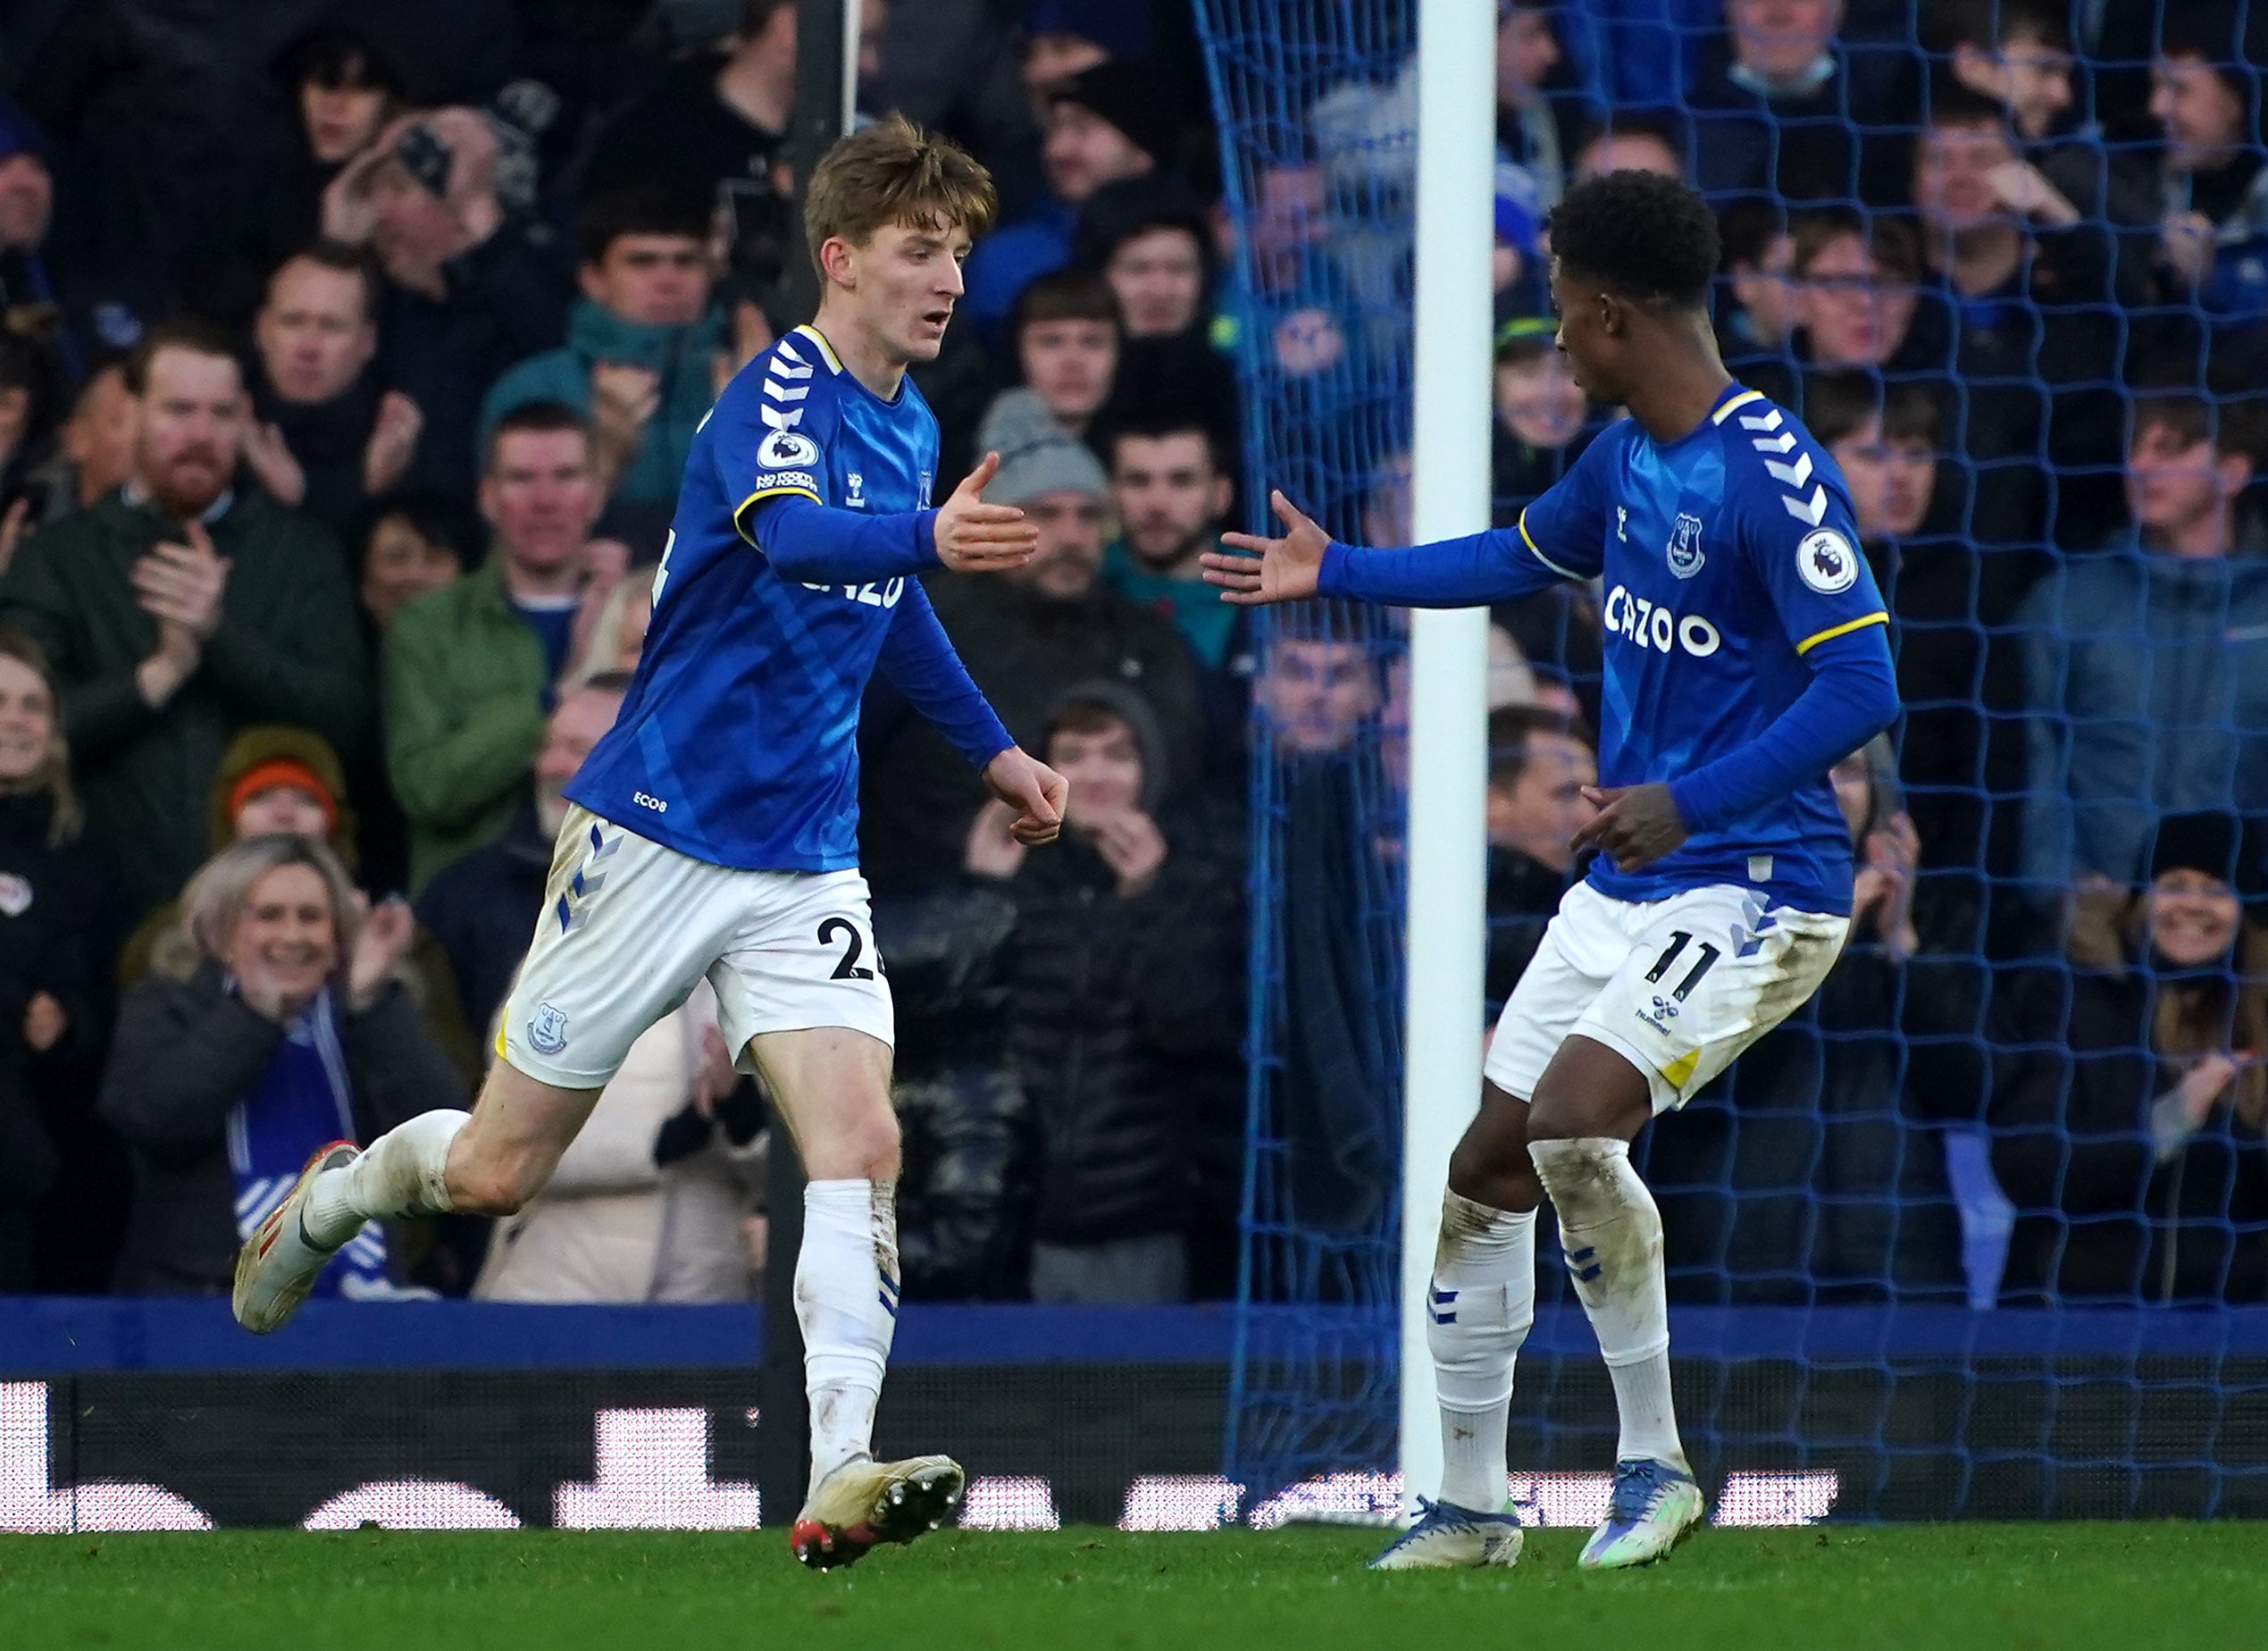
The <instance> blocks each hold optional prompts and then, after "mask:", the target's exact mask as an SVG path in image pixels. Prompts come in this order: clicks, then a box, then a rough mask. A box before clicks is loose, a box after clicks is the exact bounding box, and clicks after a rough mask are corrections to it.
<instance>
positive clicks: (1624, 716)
mask: <svg viewBox="0 0 2268 1651" xmlns="http://www.w3.org/2000/svg"><path fill="white" fill-rule="evenodd" d="M1517 536H1518V540H1519V545H1518V549H1522V550H1524V551H1525V552H1526V553H1527V555H1529V556H1532V557H1534V558H1535V559H1536V561H1538V562H1540V563H1542V564H1543V566H1544V567H1545V568H1547V569H1550V570H1552V571H1554V572H1557V573H1559V574H1563V575H1565V576H1566V577H1569V578H1577V579H1590V578H1594V577H1595V578H1597V579H1598V580H1599V582H1600V585H1601V588H1602V590H1603V593H1604V598H1605V606H1604V608H1603V622H1604V630H1605V638H1604V642H1605V645H1604V648H1603V650H1602V651H1603V658H1604V680H1603V683H1602V685H1601V691H1600V698H1601V713H1600V723H1601V727H1600V729H1599V780H1600V784H1603V785H1608V786H1619V785H1638V784H1647V783H1651V782H1662V783H1667V782H1669V781H1671V780H1675V779H1677V778H1678V777H1679V776H1681V775H1686V774H1690V773H1691V772H1693V771H1694V770H1695V769H1697V768H1699V767H1703V765H1705V764H1707V763H1709V762H1711V761H1713V760H1714V759H1716V758H1720V757H1723V756H1725V755H1727V754H1728V753H1729V752H1731V751H1733V750H1737V749H1738V748H1739V747H1741V746H1744V745H1746V744H1748V743H1750V742H1753V740H1755V739H1756V737H1757V736H1758V735H1759V734H1761V733H1762V732H1763V731H1764V729H1765V728H1766V727H1767V726H1768V725H1770V724H1771V723H1772V722H1773V721H1774V720H1775V719H1777V718H1778V717H1779V716H1780V714H1781V713H1782V712H1783V711H1785V710H1786V709H1787V708H1788V707H1789V705H1791V704H1792V703H1793V702H1794V701H1795V699H1796V697H1797V696H1798V695H1799V694H1801V693H1802V692H1803V691H1804V689H1805V688H1806V687H1807V686H1808V685H1809V683H1810V681H1811V671H1810V668H1809V666H1806V664H1805V663H1804V659H1805V656H1806V655H1808V654H1810V653H1812V650H1815V649H1817V648H1819V647H1820V646H1822V645H1823V644H1827V643H1830V642H1832V641H1835V640H1836V639H1837V638H1839V637H1845V636H1850V635H1852V634H1853V633H1857V632H1860V631H1862V630H1864V629H1866V628H1867V627H1869V626H1872V625H1879V624H1887V622H1888V615H1887V612H1886V611H1885V609H1884V607H1883V602H1882V594H1881V592H1880V591H1879V590H1878V589H1877V588H1876V586H1875V582H1874V576H1873V574H1872V573H1871V572H1870V571H1869V569H1868V567H1867V565H1866V560H1865V558H1864V557H1862V556H1861V555H1860V554H1859V550H1858V529H1857V527H1856V525H1855V524H1854V522H1853V520H1852V515H1851V500H1850V493H1849V490H1848V489H1847V487H1846V485H1845V482H1844V480H1843V473H1842V471H1841V470H1840V469H1839V468H1838V467H1837V465H1836V463H1835V461H1834V459H1833V458H1832V457H1829V454H1828V453H1827V451H1826V449H1825V448H1821V447H1820V445H1819V444H1818V443H1817V442H1816V441H1814V440H1812V435H1811V432H1808V431H1806V430H1805V429H1804V427H1803V425H1802V423H1800V422H1799V421H1798V420H1797V419H1796V418H1795V415H1793V414H1790V413H1789V412H1787V410H1786V409H1785V408H1782V407H1778V406H1774V405H1773V404H1772V403H1771V402H1770V401H1769V400H1767V399H1766V398H1764V396H1763V395H1762V392H1760V391H1757V390H1744V389H1742V388H1741V387H1740V386H1738V385H1737V384H1736V385H1732V386H1730V387H1728V389H1727V390H1726V391H1725V393H1724V395H1723V396H1721V397H1720V398H1719V399H1718V402H1717V404H1716V406H1715V407H1714V408H1713V409H1712V410H1711V413H1710V415H1709V416H1708V417H1707V418H1705V419H1703V421H1702V422H1701V423H1700V424H1699V425H1698V426H1696V427H1695V429H1694V430H1693V431H1692V432H1689V433H1687V434H1686V435H1685V436H1683V437H1681V438H1679V439H1678V440H1676V441H1673V442H1670V443H1669V444H1667V445H1666V446H1665V445H1659V444H1657V443H1656V442H1655V441H1654V440H1653V438H1652V437H1650V436H1649V435H1647V433H1646V432H1645V428H1644V426H1642V425H1640V424H1639V423H1638V422H1637V421H1636V419H1628V418H1626V419H1623V420H1621V421H1620V422H1619V423H1615V424H1613V425H1611V426H1610V427H1609V428H1608V429H1607V430H1606V431H1605V432H1603V433H1602V434H1601V435H1600V436H1599V438H1598V440H1595V441H1594V442H1592V444H1591V445H1590V447H1589V448H1587V449H1586V451H1585V452H1584V454H1583V457H1581V458H1580V459H1578V460H1577V462H1576V465H1575V467H1574V469H1572V470H1571V471H1569V473H1568V474H1567V475H1565V476H1564V477H1562V478H1561V480H1560V482H1558V483H1557V484H1556V485H1554V486H1553V487H1552V489H1551V490H1549V491H1548V492H1546V493H1544V495H1543V496H1542V497H1541V498H1539V499H1536V501H1535V502H1534V503H1533V504H1531V505H1529V506H1528V507H1527V509H1526V510H1525V511H1524V512H1522V513H1521V516H1520V521H1519V528H1518V530H1517ZM1589 881H1590V882H1591V884H1593V886H1594V887H1595V888H1597V889H1598V890H1599V892H1600V893H1603V894H1606V895H1609V896H1611V897H1612V898H1614V899H1616V900H1625V901H1652V900H1661V899H1664V898H1666V897H1667V896H1669V895H1671V894H1675V893H1681V892H1683V891H1685V890H1687V889H1693V888H1699V887H1703V886H1705V885H1708V884H1726V883H1729V884H1746V885H1749V886H1752V887H1754V888H1756V889H1758V890H1761V891H1762V892H1763V893H1766V894H1767V895H1768V896H1769V897H1770V898H1772V899H1774V900H1777V901H1783V902H1785V903H1786V904H1788V905H1791V906H1794V907H1796V908H1798V909H1802V910H1806V911H1823V912H1843V911H1847V910H1849V909H1850V902H1851V839H1850V832H1849V829H1848V827H1847V826H1846V825H1845V824H1844V820H1843V816H1842V814H1841V812H1840V810H1838V809H1837V807H1836V804H1835V794H1834V790H1833V788H1832V786H1831V785H1830V784H1829V781H1828V778H1827V776H1826V775H1824V774H1820V775H1813V776H1811V777H1810V778H1809V779H1807V780H1805V781H1804V782H1803V783H1800V784H1797V785H1795V787H1794V788H1793V789H1792V790H1791V791H1790V792H1788V793H1787V794H1786V795H1784V796H1780V797H1776V798H1774V799H1772V800H1770V801H1769V802H1767V803H1765V804H1763V805H1762V807H1760V808H1758V809H1753V811H1751V812H1750V813H1748V814H1746V815H1745V816H1743V817H1739V818H1737V819H1734V820H1730V821H1727V822H1724V823H1722V824H1721V825H1719V826H1718V827H1717V828H1716V829H1713V830H1703V831H1696V832H1695V833H1694V834H1693V835H1692V836H1690V837H1688V838H1687V839H1686V842H1684V843H1683V844H1682V845H1680V846H1679V847H1678V849H1677V850H1676V851H1675V852H1673V853H1670V854H1669V855H1666V856H1664V857H1663V858H1662V859H1659V860H1657V861H1655V862H1654V863H1653V864H1652V865H1650V866H1648V867H1645V868H1644V869H1643V870H1640V871H1636V872H1621V871H1617V870H1616V869H1615V868H1614V867H1613V866H1612V865H1611V863H1610V862H1609V861H1608V860H1607V859H1606V858H1605V857H1604V856H1603V855H1602V856H1599V857H1597V858H1596V859H1594V860H1593V861H1592V864H1591V870H1590V874H1589Z"/></svg>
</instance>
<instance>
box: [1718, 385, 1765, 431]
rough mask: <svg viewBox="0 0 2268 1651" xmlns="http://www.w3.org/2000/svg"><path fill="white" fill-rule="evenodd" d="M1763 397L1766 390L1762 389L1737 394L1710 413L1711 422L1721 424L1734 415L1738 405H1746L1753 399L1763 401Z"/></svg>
mask: <svg viewBox="0 0 2268 1651" xmlns="http://www.w3.org/2000/svg"><path fill="white" fill-rule="evenodd" d="M1763 398H1764V392H1763V391H1762V390H1749V391H1747V392H1745V394H1742V395H1738V396H1735V397H1734V398H1732V399H1731V400H1730V401H1728V402H1727V403H1725V405H1724V406H1721V407H1719V408H1718V409H1717V410H1716V411H1715V412H1714V413H1711V415H1709V422H1710V423H1712V424H1721V423H1724V422H1725V421H1726V420H1727V419H1728V418H1730V417H1731V416H1732V415H1733V410H1734V409H1735V408H1736V407H1745V406H1747V405H1748V404H1749V403H1750V402H1752V401H1762V399H1763Z"/></svg>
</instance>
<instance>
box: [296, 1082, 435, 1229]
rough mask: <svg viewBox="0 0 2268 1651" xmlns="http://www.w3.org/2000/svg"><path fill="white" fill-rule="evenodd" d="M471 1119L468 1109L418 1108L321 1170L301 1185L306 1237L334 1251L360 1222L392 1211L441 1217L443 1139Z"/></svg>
mask: <svg viewBox="0 0 2268 1651" xmlns="http://www.w3.org/2000/svg"><path fill="white" fill-rule="evenodd" d="M472 1121H473V1114H472V1113H470V1112H453V1111H439V1112H420V1113H419V1114H418V1115H417V1116H416V1117H415V1118H413V1119H410V1120H409V1121H408V1122H407V1123H406V1124H400V1125H398V1126H396V1127H394V1128H391V1129H389V1130H388V1131H387V1132H386V1133H385V1134H384V1135H382V1136H379V1137H378V1139H376V1140H375V1141H372V1143H371V1144H370V1145H369V1146H368V1147H367V1148H365V1149H364V1152H363V1155H362V1156H361V1157H360V1158H357V1159H356V1160H355V1161H354V1162H353V1163H351V1164H349V1165H347V1167H346V1168H345V1169H330V1170H326V1171H324V1172H323V1173H322V1175H319V1176H317V1177H315V1179H314V1186H310V1187H309V1188H308V1189H307V1208H306V1214H305V1222H306V1228H307V1236H308V1237H309V1238H311V1239H313V1240H314V1242H315V1243H316V1244H319V1245H322V1246H323V1248H325V1249H327V1250H335V1249H337V1248H338V1247H339V1245H343V1244H345V1243H346V1242H347V1240H348V1239H349V1238H352V1237H353V1236H355V1235H356V1233H357V1232H359V1231H361V1230H362V1225H363V1223H364V1221H382V1220H388V1219H392V1218H393V1217H395V1216H398V1215H445V1214H447V1213H448V1210H449V1207H450V1206H449V1196H448V1187H447V1186H444V1185H443V1184H442V1172H443V1171H444V1170H445V1169H448V1161H449V1143H450V1142H452V1141H454V1140H456V1132H457V1131H458V1130H460V1129H462V1128H464V1126H465V1125H467V1124H469V1123H471V1122H472Z"/></svg>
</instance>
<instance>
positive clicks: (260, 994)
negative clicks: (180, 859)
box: [102, 833, 465, 1298]
mask: <svg viewBox="0 0 2268 1651" xmlns="http://www.w3.org/2000/svg"><path fill="white" fill-rule="evenodd" d="M182 906H183V926H184V930H185V933H186V935H187V938H188V947H187V948H185V949H183V950H184V955H182V956H180V957H179V958H175V957H172V956H170V955H169V950H170V949H167V948H161V949H160V950H159V951H158V953H157V955H156V956H155V958H154V960H153V969H152V972H151V973H150V974H149V975H148V976H146V977H145V978H144V979H143V980H142V981H141V982H140V983H139V984H138V985H136V986H135V987H134V988H133V990H132V991H131V992H130V993H128V994H127V996H126V999H125V1001H124V1003H123V1004H122V1005H121V1010H120V1015H119V1026H118V1035H117V1037H116V1039H115V1040H114V1041H113V1044H112V1047H111V1054H110V1066H109V1069H108V1070H107V1071H106V1073H105V1076H104V1079H103V1090H102V1110H103V1114H104V1116H105V1117H106V1118H108V1119H110V1120H111V1122H112V1123H113V1124H114V1125H116V1126H117V1127H118V1130H119V1132H120V1133H121V1134H122V1135H123V1136H125V1137H126V1139H127V1141H128V1143H129V1144H130V1146H131V1148H132V1149H133V1157H134V1206H133V1216H132V1220H131V1223H130V1227H129V1229H128V1232H127V1238H126V1245H125V1253H124V1254H123V1256H122V1257H121V1261H120V1264H119V1270H118V1287H119V1289H120V1290H121V1291H123V1292H127V1293H143V1294H186V1295H220V1294H222V1293H224V1292H226V1291H227V1290H228V1289H229V1287H230V1283H231V1281H232V1279H233V1277H234V1273H235V1269H236V1253H237V1248H238V1246H239V1245H240V1244H241V1243H242V1242H243V1241H244V1239H245V1238H247V1237H248V1236H250V1235H251V1233H252V1232H253V1230H254V1229H255V1228H257V1227H258V1226H259V1224H260V1222H261V1221H262V1220H263V1219H264V1218H265V1217H266V1215H267V1213H268V1211H270V1210H271V1209H272V1208H274V1206H275V1204H276V1203H278V1202H279V1201H280V1199H282V1198H283V1197H284V1196H285V1195H286V1194H288V1193H289V1192H290V1190H291V1187H292V1186H293V1184H294V1182H295V1181H296V1180H297V1177H298V1175H299V1171H300V1168H301V1166H302V1165H303V1164H305V1161H306V1160H307V1158H308V1157H309V1156H310V1155H311V1154H312V1153H314V1152H315V1151H317V1150H318V1149H319V1148H321V1147H322V1146H324V1145H325V1144H328V1143H330V1142H332V1141H337V1140H340V1139H346V1140H351V1141H357V1142H360V1141H367V1140H369V1139H371V1138H372V1136H376V1135H378V1134H380V1133H381V1132H382V1131H384V1130H387V1129H390V1128H392V1127H394V1126H395V1125H396V1124H398V1123H400V1122H401V1121H402V1120H404V1119H407V1118H409V1117H411V1116H413V1115H414V1114H416V1113H419V1112H423V1111H425V1110H429V1109H431V1108H435V1107H461V1106H463V1105H464V1099H465V1097H464V1081H463V1079H462V1078H460V1077H458V1076H457V1073H456V1069H455V1068H454V1067H452V1066H451V1065H450V1063H449V1060H448V1057H447V1056H446V1055H444V1054H443V1053H442V1052H441V1051H440V1049H439V1047H438V1046H437V1045H436V1044H435V1043H433V1041H432V1039H431V1037H429V1036H428V1035H426V1032H425V1028H424V1025H423V1020H422V1018H421V1017H420V1014H419V1010H418V1005H417V1002H416V1001H415V999H414V997H413V996H412V995H411V993H410V992H409V991H408V989H407V988H406V986H405V985H404V984H403V982H402V979H401V977H400V974H399V966H400V963H401V960H402V955H403V953H404V952H405V951H406V950H407V948H408V946H409V943H410V938H411V931H412V924H411V918H410V914H409V909H408V907H407V906H406V905H403V904H401V903H399V902H398V901H396V902H389V903H387V904H385V905H382V906H381V907H379V908H378V909H375V910H374V911H371V912H369V913H368V914H367V915H365V914H364V911H363V909H362V907H361V904H360V902H359V901H357V899H356V894H355V890H354V886H353V884H350V883H349V882H348V881H347V873H346V870H345V868H344V867H341V866H340V865H339V859H338V857H337V856H336V855H334V854H333V853H331V851H330V850H329V849H327V848H325V847H324V846H323V845H322V843H321V842H318V841H316V840H314V839H313V838H311V837H305V836H299V835H292V834H283V833H275V834H269V835H264V836H258V837H252V838H249V839H247V840H246V841H244V842H238V843H235V844H233V845H231V846H230V847H229V848H226V849H224V850H222V851H221V852H220V853H219V854H218V855H216V856H214V857H213V859H212V860H210V861H209V862H207V863H206V865H205V867H204V868H203V869H202V870H200V871H199V872H198V873H197V876H195V877H193V878H192V879H190V882H189V886H188V890H187V892H186V893H185V894H184V895H183V898H182ZM169 966H170V967H169ZM393 1288H394V1286H393V1285H392V1283H391V1281H390V1278H389V1270H388V1258H387V1253H386V1243H385V1240H384V1238H383V1237H382V1236H380V1235H379V1234H378V1233H377V1232H376V1231H374V1230H373V1231H372V1232H367V1233H365V1234H364V1235H363V1236H361V1237H360V1238H357V1239H356V1241H355V1242H354V1243H353V1244H350V1245H347V1248H346V1249H344V1250H342V1251H341V1252H339V1257H338V1259H337V1260H336V1261H334V1262H333V1263H332V1264H331V1268H330V1270H328V1271H326V1272H325V1273H324V1275H323V1276H322V1278H321V1279H320V1280H318V1282H317V1284H316V1286H315V1289H316V1293H317V1294H318V1295H345V1296H348V1297H350V1298H366V1297H370V1296H376V1295H386V1294H389V1293H391V1292H392V1290H393Z"/></svg>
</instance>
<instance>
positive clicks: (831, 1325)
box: [795, 1180, 898, 1488]
mask: <svg viewBox="0 0 2268 1651" xmlns="http://www.w3.org/2000/svg"><path fill="white" fill-rule="evenodd" d="M795 1321H796V1323H797V1324H798V1325H799V1326H800V1327H802V1330H803V1387H804V1392H805V1393H806V1394H807V1395H808V1396H809V1398H810V1401H811V1484H812V1487H813V1488H817V1486H818V1483H819V1481H820V1480H821V1479H824V1478H826V1477H827V1475H828V1474H830V1473H832V1472H833V1471H835V1470H836V1469H837V1468H839V1467H841V1465H842V1464H843V1463H844V1462H854V1461H856V1460H858V1458H859V1457H861V1456H866V1455H871V1454H873V1445H874V1433H875V1404H877V1403H879V1402H880V1400H881V1398H882V1375H883V1367H884V1366H886V1365H887V1364H888V1363H889V1362H890V1339H891V1334H892V1332H894V1331H895V1330H896V1329H897V1328H898V1189H897V1186H896V1185H895V1184H894V1183H892V1182H889V1181H866V1180H858V1181H812V1182H808V1183H807V1184H806V1185H805V1186H804V1189H803V1248H802V1250H801V1252H800V1253H798V1255H797V1256H796V1262H795Z"/></svg>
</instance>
